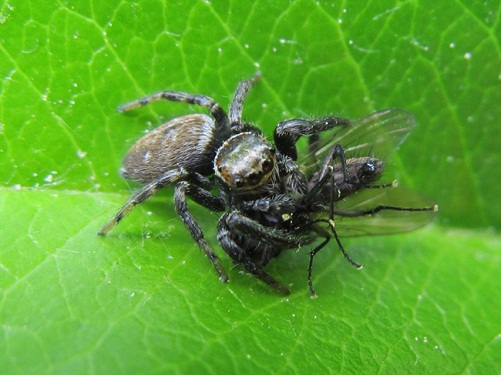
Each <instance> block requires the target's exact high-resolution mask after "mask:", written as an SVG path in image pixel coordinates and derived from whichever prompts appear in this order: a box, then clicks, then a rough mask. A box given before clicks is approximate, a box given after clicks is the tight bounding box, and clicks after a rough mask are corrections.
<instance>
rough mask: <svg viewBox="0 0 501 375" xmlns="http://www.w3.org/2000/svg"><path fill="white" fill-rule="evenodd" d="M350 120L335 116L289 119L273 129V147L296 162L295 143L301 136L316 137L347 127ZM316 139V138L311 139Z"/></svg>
mask: <svg viewBox="0 0 501 375" xmlns="http://www.w3.org/2000/svg"><path fill="white" fill-rule="evenodd" d="M350 123H351V122H350V120H347V119H345V118H342V117H337V116H326V117H318V118H316V119H311V120H307V119H301V118H298V119H291V120H286V121H282V122H280V123H279V124H278V125H277V127H276V128H275V132H274V135H273V136H274V140H275V145H276V147H277V149H278V151H280V153H282V154H283V155H287V156H289V157H290V158H291V159H292V160H297V157H298V155H297V149H296V142H297V141H298V139H299V138H300V137H301V136H304V135H308V136H314V135H318V133H321V132H323V131H326V130H330V129H332V128H334V127H336V126H348V125H350ZM313 139H315V140H316V139H317V138H315V137H314V138H313Z"/></svg>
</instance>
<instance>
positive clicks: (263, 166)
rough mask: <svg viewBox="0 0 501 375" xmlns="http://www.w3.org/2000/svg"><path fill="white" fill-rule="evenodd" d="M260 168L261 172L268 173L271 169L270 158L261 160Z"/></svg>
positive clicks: (271, 162)
mask: <svg viewBox="0 0 501 375" xmlns="http://www.w3.org/2000/svg"><path fill="white" fill-rule="evenodd" d="M261 169H262V170H263V173H268V172H270V171H271V170H272V169H273V161H272V160H271V159H266V160H263V161H262V162H261Z"/></svg>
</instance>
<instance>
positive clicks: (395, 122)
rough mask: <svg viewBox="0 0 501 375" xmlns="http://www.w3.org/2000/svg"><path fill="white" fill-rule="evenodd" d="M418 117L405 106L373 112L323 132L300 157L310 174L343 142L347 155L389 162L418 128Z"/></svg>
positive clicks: (305, 169) (305, 170) (307, 172)
mask: <svg viewBox="0 0 501 375" xmlns="http://www.w3.org/2000/svg"><path fill="white" fill-rule="evenodd" d="M414 124H415V118H414V116H413V115H412V114H411V113H409V112H407V111H404V110H402V109H397V108H390V109H385V110H382V111H378V112H374V113H371V114H370V115H368V116H365V117H362V118H361V119H359V120H356V121H354V122H352V123H351V124H350V125H347V126H344V127H342V128H334V129H333V130H330V131H326V132H322V133H321V134H319V136H320V137H319V139H318V140H317V141H315V142H313V143H311V144H310V145H309V150H308V151H306V150H304V151H303V152H302V153H300V154H301V156H300V158H299V165H300V166H301V170H303V171H304V172H305V173H306V174H310V173H313V172H314V171H317V170H318V169H319V168H320V166H321V165H322V162H323V161H324V159H325V157H326V156H327V153H328V152H329V150H330V149H331V148H332V147H333V146H334V145H335V144H339V145H341V147H342V148H343V150H344V152H345V156H346V158H350V157H359V156H375V157H377V158H378V159H382V160H384V161H386V160H387V159H388V158H389V157H390V156H391V155H392V154H393V153H394V152H395V150H397V149H398V147H399V146H400V144H402V142H404V141H405V139H406V138H407V136H408V135H409V133H410V132H411V131H412V129H413V128H414Z"/></svg>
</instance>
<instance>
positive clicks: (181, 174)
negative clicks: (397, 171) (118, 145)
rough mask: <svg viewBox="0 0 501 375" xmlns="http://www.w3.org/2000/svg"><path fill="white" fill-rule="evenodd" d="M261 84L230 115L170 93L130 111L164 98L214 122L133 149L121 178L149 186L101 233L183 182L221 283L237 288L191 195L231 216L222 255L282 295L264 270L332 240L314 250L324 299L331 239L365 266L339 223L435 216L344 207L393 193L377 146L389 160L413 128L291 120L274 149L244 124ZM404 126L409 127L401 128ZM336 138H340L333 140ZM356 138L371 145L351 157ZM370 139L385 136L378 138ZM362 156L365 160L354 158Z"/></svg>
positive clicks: (381, 121) (177, 127) (195, 122)
mask: <svg viewBox="0 0 501 375" xmlns="http://www.w3.org/2000/svg"><path fill="white" fill-rule="evenodd" d="M260 76H261V75H260V73H257V74H256V75H255V76H254V77H252V78H251V79H249V80H245V81H242V82H240V83H239V84H238V87H237V90H236V92H235V94H234V97H233V100H232V102H231V104H230V107H229V112H228V115H227V114H226V113H225V111H224V110H223V109H222V108H221V106H220V105H219V103H217V102H215V101H214V100H213V99H211V98H210V97H207V96H204V95H192V94H187V93H183V92H176V91H162V92H159V93H156V94H153V95H150V96H147V97H145V98H142V99H139V100H136V101H133V102H130V103H127V104H125V105H123V106H121V107H119V111H120V112H125V111H130V110H133V109H136V108H139V107H142V106H144V105H146V104H150V103H153V102H156V101H159V100H162V99H165V100H169V101H175V102H183V103H188V104H195V105H199V106H202V107H205V108H207V109H208V110H209V111H210V113H211V115H212V118H210V117H209V116H207V115H203V114H192V115H187V116H181V117H178V118H175V119H173V120H170V121H168V122H167V123H165V124H163V125H161V126H160V127H158V128H156V129H155V130H153V131H151V132H150V133H148V134H147V135H145V136H144V137H142V138H141V139H139V141H137V142H136V144H135V145H134V146H132V148H131V149H130V151H129V152H128V154H127V155H126V157H125V160H124V162H123V167H122V168H121V173H122V175H123V176H124V177H126V178H129V179H132V180H135V181H138V182H141V183H143V184H144V186H143V188H142V189H141V190H140V191H138V192H137V193H136V194H134V195H133V196H132V197H131V198H130V199H129V200H128V201H127V202H126V203H125V205H124V206H123V207H122V208H121V210H120V211H119V212H118V213H117V214H116V215H115V216H114V217H113V218H112V219H111V220H110V221H109V222H108V223H106V224H105V226H104V227H103V228H102V229H101V231H100V232H99V235H104V234H106V233H107V232H108V231H110V230H111V229H112V228H113V227H114V226H115V225H117V224H118V223H119V222H120V220H122V219H123V217H124V216H125V215H127V214H128V213H129V212H130V211H131V210H132V209H133V208H134V207H135V206H136V205H137V204H140V203H142V202H144V201H145V200H146V199H148V198H149V197H151V196H152V195H154V194H155V193H156V192H157V191H158V190H160V189H162V188H164V187H166V186H168V185H171V184H175V192H174V200H175V208H176V211H177V213H178V214H179V216H181V219H182V220H183V222H184V224H185V226H186V227H187V229H188V230H189V232H190V234H191V236H192V237H193V239H194V240H195V241H196V242H197V244H198V246H199V247H200V249H201V250H202V251H203V252H204V253H205V255H206V256H207V257H208V258H209V260H210V261H211V262H212V264H213V266H214V269H215V270H216V272H217V274H218V276H219V279H220V280H221V281H222V282H227V281H228V275H227V274H226V272H225V270H224V269H223V267H222V265H221V264H220V261H219V258H218V257H217V256H216V254H215V253H214V251H213V250H212V248H211V246H210V245H209V243H208V242H207V241H206V240H205V238H204V235H203V231H202V229H201V228H200V226H199V225H198V223H197V222H196V221H195V219H194V217H193V216H192V214H191V213H190V211H189V210H188V206H187V201H186V197H187V196H188V197H190V198H191V199H192V200H193V201H195V202H196V203H198V204H200V205H202V206H204V207H206V208H208V209H210V210H212V211H217V212H224V211H225V212H224V213H223V214H222V216H221V217H220V219H219V221H218V226H217V232H218V234H217V238H218V241H219V243H220V244H221V247H222V248H223V249H224V251H225V252H226V253H227V254H228V255H229V257H230V258H231V259H232V261H233V262H234V263H236V264H238V265H241V266H242V267H243V268H244V270H245V271H247V272H249V273H251V274H252V275H254V276H255V277H257V278H259V279H260V280H262V281H263V282H265V283H266V284H268V285H270V286H271V287H273V288H274V289H275V290H277V291H278V292H280V293H283V294H288V293H289V289H288V288H286V287H285V286H283V285H282V284H281V283H279V282H278V281H277V280H275V279H274V278H273V277H272V276H271V275H269V274H268V273H266V272H265V271H264V269H263V268H264V267H265V266H266V265H267V264H268V262H269V261H270V260H271V259H273V258H275V257H276V256H278V255H279V254H280V253H281V252H282V251H283V250H285V249H291V248H299V247H302V246H304V245H309V244H312V243H313V242H314V241H315V240H316V239H317V238H319V237H322V238H324V240H323V241H322V242H321V243H320V244H319V245H318V246H316V247H314V248H313V250H311V251H310V264H309V268H308V283H309V288H310V292H311V295H312V296H315V291H314V289H313V284H312V276H311V274H312V265H313V258H314V256H315V254H316V253H318V251H319V250H320V249H322V248H323V247H324V246H325V245H326V244H327V242H328V241H329V239H330V238H332V237H333V238H335V240H336V242H337V244H338V246H339V248H340V249H341V251H342V252H343V254H344V256H345V257H346V259H348V261H349V262H350V263H351V264H352V265H354V266H356V267H359V268H360V267H361V266H360V265H359V264H357V263H355V262H354V261H353V260H351V258H350V257H349V256H348V254H347V253H346V251H345V250H344V248H343V246H342V244H341V242H340V240H339V236H338V234H337V231H338V229H337V227H338V220H340V219H345V220H346V221H350V219H352V218H358V219H360V218H368V217H372V216H373V215H374V214H378V213H379V214H380V213H384V212H395V211H398V212H421V213H423V212H424V213H426V212H430V211H432V210H433V209H434V206H426V207H419V206H417V207H398V206H393V205H390V204H386V203H385V204H381V203H379V202H383V201H382V200H381V199H377V200H376V204H375V205H374V206H372V207H370V208H367V205H366V204H365V203H364V202H357V203H356V204H355V205H353V206H352V207H348V208H342V207H341V203H342V202H344V201H345V198H347V197H349V196H351V195H353V194H354V193H357V192H359V191H363V190H379V189H375V188H387V189H382V190H385V191H389V190H393V189H391V187H393V186H394V185H393V184H391V183H387V184H381V185H374V183H375V182H376V181H377V180H378V179H379V178H380V176H381V173H382V171H383V169H384V163H383V161H382V160H380V159H376V158H375V157H373V156H371V153H372V150H371V147H372V146H375V148H376V150H377V149H378V147H379V146H378V145H384V146H385V147H386V148H388V150H383V148H384V147H382V146H381V147H380V148H381V150H382V153H383V155H382V156H386V154H389V153H390V151H389V147H387V146H388V145H389V144H390V143H396V144H397V145H398V143H400V142H401V141H402V140H403V138H404V137H405V136H406V135H407V134H408V132H409V131H410V129H411V128H412V121H410V117H409V116H410V115H408V114H407V112H404V111H400V110H387V111H382V112H376V113H375V114H372V115H370V116H368V117H367V118H364V119H362V120H360V121H358V122H355V123H352V122H350V121H348V120H346V119H343V118H340V117H335V116H328V117H320V118H316V119H310V120H306V119H292V120H287V121H283V122H281V123H279V124H278V125H277V127H276V129H275V133H274V141H275V142H274V143H275V146H274V145H273V144H272V143H271V142H269V141H268V140H266V138H265V137H264V136H263V134H262V132H261V130H259V128H257V127H255V126H253V125H251V124H249V123H247V122H244V121H243V120H242V109H243V102H244V99H245V98H246V96H247V94H248V92H249V90H250V88H251V87H252V85H254V84H255V83H256V82H257V81H258V80H259V78H260ZM371 116H372V117H371ZM402 119H404V120H406V121H407V122H408V123H405V122H404V124H403V125H402ZM388 124H389V125H388ZM387 129H388V130H387ZM332 130H334V134H333V135H329V134H328V133H329V131H332ZM353 131H355V133H356V134H360V133H366V134H367V135H366V136H364V139H366V140H367V143H366V144H358V146H354V147H353V149H350V148H349V145H346V146H344V145H343V146H344V147H348V148H347V149H344V148H343V147H341V146H340V144H341V141H342V140H343V138H346V141H347V142H352V141H353V138H354V136H353V137H352V136H350V134H352V132H353ZM322 135H325V137H322ZM370 135H377V136H379V137H378V138H377V139H370ZM302 136H307V137H308V139H309V151H308V152H306V153H304V154H302V157H300V158H299V159H300V160H299V161H298V152H297V150H296V142H297V141H298V139H299V138H300V137H302ZM369 145H371V146H369ZM392 146H395V145H392ZM393 148H394V147H393ZM355 151H356V152H359V155H360V154H361V153H365V155H364V156H357V157H350V158H348V157H347V155H349V154H350V152H352V153H354V152H355ZM367 155H369V156H367ZM378 156H379V155H378ZM301 168H302V169H301ZM216 187H218V188H219V189H220V193H219V195H214V194H213V193H212V192H211V190H213V189H214V188H216ZM338 204H339V207H338ZM335 216H336V222H335V220H334V217H335ZM382 216H384V215H382ZM429 219H430V216H429V215H425V216H424V217H423V218H422V219H412V220H410V223H409V224H408V225H406V226H402V225H400V226H398V225H397V227H396V228H395V229H390V230H387V231H386V232H398V231H401V230H410V229H414V228H415V227H418V226H420V225H423V224H424V223H426V222H427V221H428V220H429ZM383 220H384V218H383ZM340 222H342V221H340ZM368 232H369V234H371V233H373V231H371V230H369V231H368ZM354 234H355V235H356V234H360V233H354ZM350 235H352V234H350Z"/></svg>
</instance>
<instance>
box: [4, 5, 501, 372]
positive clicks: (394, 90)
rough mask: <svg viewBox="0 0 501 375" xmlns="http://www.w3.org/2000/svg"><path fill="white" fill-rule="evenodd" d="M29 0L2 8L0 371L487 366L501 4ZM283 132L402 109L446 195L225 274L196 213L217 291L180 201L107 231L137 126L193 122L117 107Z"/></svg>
mask: <svg viewBox="0 0 501 375" xmlns="http://www.w3.org/2000/svg"><path fill="white" fill-rule="evenodd" d="M74 3H75V4H73V3H72V2H45V1H41V2H35V1H33V0H28V1H20V0H14V1H10V2H3V3H2V4H1V5H0V39H1V43H0V73H1V76H2V77H3V80H2V81H1V84H0V208H1V211H0V212H1V219H2V220H1V227H0V329H1V331H0V372H1V373H2V374H3V373H5V374H16V373H18V374H26V373H58V374H67V373H91V372H93V373H172V372H180V373H188V372H189V373H194V372H195V371H196V372H197V373H223V372H230V373H240V372H252V371H254V372H258V371H259V372H276V373H291V372H295V373H303V372H306V371H309V372H311V371H315V372H322V373H326V372H339V373H362V372H363V373H375V372H379V373H399V374H400V373H409V372H412V373H437V372H445V373H459V372H462V373H494V372H496V371H498V369H499V368H500V367H501V363H500V360H499V358H501V340H500V326H499V311H500V310H501V292H500V291H499V282H500V276H499V275H500V271H501V260H500V251H499V250H500V249H501V243H500V237H499V235H498V233H497V229H498V228H500V225H501V200H500V199H499V198H498V195H499V189H498V184H499V181H500V180H501V172H500V169H499V167H498V166H499V165H500V162H501V160H500V159H501V154H500V153H499V152H498V151H497V149H498V145H499V144H500V142H501V133H500V131H499V126H498V125H499V124H498V122H499V120H498V119H499V118H501V107H500V106H499V103H500V102H501V76H500V74H501V71H500V68H499V67H500V66H501V52H500V49H499V45H500V43H499V35H501V30H500V24H499V22H496V21H497V20H499V18H500V14H499V12H500V10H499V9H500V8H499V4H498V2H494V1H487V2H482V3H475V4H466V3H450V2H448V3H444V4H441V3H437V2H431V1H430V0H424V1H419V2H418V1H414V0H413V1H407V2H395V1H388V0H384V1H379V2H370V3H362V2H361V3H359V4H351V3H350V4H347V5H343V4H342V3H337V2H329V1H307V0H299V1H293V2H291V1H275V2H272V3H271V4H270V2H265V1H261V0H259V1H254V2H236V1H233V2H230V1H218V2H209V1H189V2H174V1H160V0H159V1H149V2H145V1H143V2H123V1H106V2H88V1H79V2H74ZM258 69H259V70H261V71H262V73H263V78H262V80H261V81H260V83H259V84H258V85H257V86H256V87H255V88H254V89H253V90H252V92H251V94H250V95H249V97H248V100H247V101H246V103H245V108H244V115H245V117H246V118H247V119H249V120H250V121H253V122H254V123H256V124H259V125H260V126H261V127H262V128H263V129H264V130H265V132H266V134H268V135H269V136H271V134H272V131H273V128H274V126H275V124H276V123H277V122H278V121H280V120H282V119H284V118H288V117H294V116H303V117H304V116H310V115H327V114H337V115H341V116H345V117H349V118H357V117H360V116H363V115H365V114H368V113H370V112H371V111H374V110H377V109H382V108H388V107H400V108H404V109H407V110H409V111H411V112H413V113H414V114H415V116H416V118H417V121H418V125H417V127H416V129H415V131H414V132H413V134H412V135H411V136H410V137H409V139H408V140H407V142H406V143H405V144H404V145H403V146H402V147H401V150H400V151H399V152H398V155H397V157H396V163H397V166H398V172H399V176H398V177H399V179H400V180H401V182H402V184H404V185H407V186H409V187H411V188H414V189H415V190H418V191H419V192H421V193H422V194H424V195H425V196H429V197H432V198H433V199H435V200H436V201H437V202H438V204H439V206H440V215H439V220H437V222H436V223H435V224H433V225H431V226H429V227H428V228H425V229H422V230H420V231H418V232H413V233H409V234H404V235H399V236H386V237H368V238H357V239H352V240H349V241H344V245H345V247H346V248H347V249H348V251H349V253H350V256H352V257H353V258H354V259H355V260H357V261H358V262H361V263H363V264H365V268H364V270H362V271H356V270H355V269H354V268H353V267H351V266H350V265H349V264H348V263H347V262H346V261H345V260H344V258H343V257H342V256H341V255H340V254H339V252H338V251H337V248H336V246H334V245H331V244H330V245H329V249H325V250H323V251H322V252H320V253H319V254H318V256H317V257H316V258H315V268H314V283H315V287H316V290H317V293H318V294H319V298H318V299H315V300H312V299H310V298H309V292H308V288H307V284H306V270H307V267H308V251H307V249H301V250H299V251H289V252H285V253H284V254H282V255H281V256H280V257H279V258H278V259H276V260H275V261H273V262H272V263H271V264H270V265H269V266H268V267H267V270H268V271H269V272H270V273H271V274H272V275H274V276H275V277H277V278H278V279H279V280H281V281H282V282H283V283H284V284H286V285H289V286H290V287H291V289H292V294H291V296H289V297H288V298H283V297H282V296H279V295H276V294H275V293H274V292H273V291H272V290H270V289H269V288H268V287H266V286H265V285H263V284H262V283H260V282H258V281H257V280H255V279H254V278H253V277H252V276H249V275H246V274H243V273H241V272H240V269H239V268H238V267H237V268H235V267H233V266H232V265H231V262H230V261H229V259H228V258H227V257H226V256H225V255H224V253H223V252H222V250H221V249H220V248H219V246H218V245H217V241H216V237H215V235H216V230H215V227H216V222H217V218H218V215H217V214H215V213H211V212H208V211H207V210H205V209H203V208H200V207H198V206H197V205H196V204H194V203H191V204H190V209H192V211H193V212H194V215H195V216H196V217H197V219H198V220H199V221H200V224H201V226H202V227H203V228H204V231H205V234H206V237H207V238H208V240H209V241H210V243H211V244H212V245H213V247H214V248H215V249H216V252H217V253H218V254H219V255H220V257H221V259H222V262H223V265H224V266H225V268H226V270H227V271H228V272H229V275H230V279H231V280H230V283H228V284H221V283H220V282H219V281H218V280H217V276H216V274H215V272H214V270H213V269H212V267H211V266H210V263H209V261H208V260H207V259H206V258H205V257H204V255H203V254H201V252H200V251H199V249H198V248H197V246H196V244H195V243H194V242H193V240H192V239H191V237H190V235H189V234H188V233H187V231H186V230H185V228H184V227H183V225H182V223H181V221H180V219H179V218H178V217H177V215H176V214H175V211H174V208H173V202H172V189H166V190H165V191H163V192H161V193H159V194H158V196H156V197H155V198H153V199H151V200H150V201H148V202H146V203H145V204H143V205H141V206H140V207H138V208H136V210H134V212H133V213H131V214H130V215H129V216H128V217H127V218H126V219H125V220H124V221H123V222H122V223H121V224H120V225H119V226H118V227H117V228H115V229H114V230H113V231H112V232H110V233H109V235H107V236H106V237H104V238H98V237H97V235H96V234H97V232H98V231H99V229H100V228H101V226H102V225H103V224H104V223H105V222H106V221H107V220H108V219H109V218H110V217H111V216H112V215H113V214H114V213H115V212H116V211H117V209H118V208H119V207H120V206H121V204H123V203H124V202H125V201H126V200H127V199H128V197H129V196H130V194H131V190H133V189H135V188H137V185H131V186H129V185H128V184H127V182H126V181H124V180H122V179H121V178H120V176H119V174H118V169H119V167H120V164H121V160H122V158H123V155H124V154H125V153H126V151H127V150H128V148H129V147H130V146H131V145H132V144H133V143H134V141H135V140H136V139H138V138H139V137H140V136H141V135H142V134H144V131H145V129H153V128H154V127H156V126H158V125H159V124H161V123H162V122H164V121H166V120H168V119H170V118H173V117H176V116H179V115H181V114H187V113H194V112H201V111H202V110H201V109H200V108H196V107H193V106H191V107H190V106H186V105H184V104H179V103H156V104H154V105H151V106H148V107H145V108H142V109H140V110H137V111H134V112H131V113H127V114H126V115H123V114H119V113H117V112H116V107H117V105H119V104H121V103H124V102H126V101H128V100H132V99H136V98H138V97H141V96H143V95H146V94H149V93H153V92H155V91H159V90H162V89H172V90H182V91H187V92H193V93H201V94H205V95H209V96H211V97H213V98H215V99H216V100H218V101H219V102H220V103H221V104H222V105H223V106H224V107H226V106H227V105H228V103H229V101H230V99H231V96H232V94H233V91H234V89H235V87H236V85H237V83H238V81H239V80H241V79H242V78H246V77H250V76H251V75H252V74H254V73H255V72H256V70H258ZM202 112H203V111H202Z"/></svg>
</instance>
